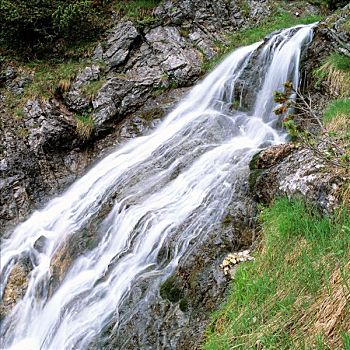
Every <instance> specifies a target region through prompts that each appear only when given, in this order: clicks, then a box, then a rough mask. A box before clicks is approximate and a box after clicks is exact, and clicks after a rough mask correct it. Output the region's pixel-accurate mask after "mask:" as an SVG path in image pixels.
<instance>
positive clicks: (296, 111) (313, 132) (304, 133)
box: [274, 82, 350, 171]
mask: <svg viewBox="0 0 350 350" xmlns="http://www.w3.org/2000/svg"><path fill="white" fill-rule="evenodd" d="M275 102H276V103H279V106H278V107H277V108H276V109H275V110H274V112H275V114H276V115H277V116H284V118H283V120H282V122H283V125H284V127H285V128H286V130H287V131H288V133H289V135H290V136H291V137H292V139H294V140H298V141H299V142H301V143H302V144H303V145H304V146H306V147H307V148H309V149H310V150H311V151H312V152H313V153H314V154H315V155H316V156H317V157H319V158H321V159H322V160H323V161H324V162H326V163H328V164H330V165H332V166H335V167H339V168H344V169H345V170H346V171H348V170H349V169H350V153H349V152H350V150H349V147H348V144H347V143H346V142H345V144H344V145H343V144H342V143H341V142H340V141H342V139H343V137H340V138H339V137H338V136H339V135H337V134H335V133H333V132H329V131H328V130H327V128H326V127H325V126H324V123H323V122H322V120H321V119H320V118H319V117H318V115H317V113H316V112H315V111H314V110H313V108H312V101H311V99H310V98H305V97H304V96H303V94H302V93H301V92H300V90H295V89H294V87H293V84H292V83H291V82H286V83H285V84H284V91H276V92H275ZM348 117H349V116H348V115H345V119H346V120H347V119H348ZM313 121H315V122H316V123H317V127H318V128H317V129H315V128H314V127H312V126H311V127H310V126H308V127H307V126H305V124H310V123H312V122H313ZM344 140H346V137H345V139H344Z"/></svg>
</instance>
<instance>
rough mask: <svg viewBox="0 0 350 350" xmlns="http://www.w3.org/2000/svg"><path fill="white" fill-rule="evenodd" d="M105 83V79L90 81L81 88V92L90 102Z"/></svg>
mask: <svg viewBox="0 0 350 350" xmlns="http://www.w3.org/2000/svg"><path fill="white" fill-rule="evenodd" d="M105 82H106V79H99V80H94V81H90V82H89V84H87V85H84V86H83V87H82V89H81V91H82V93H83V94H84V95H85V96H86V97H87V98H88V99H90V100H92V99H93V98H94V97H95V96H96V94H97V92H98V90H100V89H101V87H102V86H103V84H104V83H105Z"/></svg>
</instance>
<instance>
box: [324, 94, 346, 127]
mask: <svg viewBox="0 0 350 350" xmlns="http://www.w3.org/2000/svg"><path fill="white" fill-rule="evenodd" d="M340 115H345V116H347V118H348V119H349V120H350V98H346V99H340V100H335V101H333V102H331V103H330V104H329V105H328V107H327V109H326V111H325V112H324V116H323V121H324V122H325V124H329V123H330V122H331V121H334V119H335V118H337V117H338V116H340Z"/></svg>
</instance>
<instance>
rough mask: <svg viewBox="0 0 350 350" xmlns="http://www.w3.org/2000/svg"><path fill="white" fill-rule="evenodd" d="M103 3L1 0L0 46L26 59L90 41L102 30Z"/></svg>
mask: <svg viewBox="0 0 350 350" xmlns="http://www.w3.org/2000/svg"><path fill="white" fill-rule="evenodd" d="M106 4H107V1H102V0H100V1H99V0H2V1H0V13H1V28H0V44H1V45H2V46H4V47H5V48H7V49H15V50H16V51H17V52H19V53H21V54H25V55H26V56H32V55H34V54H35V55H38V54H39V55H40V54H41V53H43V52H47V51H50V50H52V49H53V48H54V47H55V46H56V47H57V46H59V45H58V43H61V44H62V43H69V42H73V41H75V40H77V39H81V38H89V37H92V36H94V35H96V33H97V32H98V31H99V30H101V29H102V27H103V24H102V23H101V20H100V18H101V13H102V12H103V10H104V8H105V7H106Z"/></svg>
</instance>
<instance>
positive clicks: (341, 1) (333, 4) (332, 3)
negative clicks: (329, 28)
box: [310, 0, 348, 10]
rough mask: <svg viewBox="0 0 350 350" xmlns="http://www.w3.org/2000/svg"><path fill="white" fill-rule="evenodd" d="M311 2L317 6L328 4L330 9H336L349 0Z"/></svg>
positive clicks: (313, 0) (317, 0)
mask: <svg viewBox="0 0 350 350" xmlns="http://www.w3.org/2000/svg"><path fill="white" fill-rule="evenodd" d="M310 3H311V4H313V5H317V6H327V7H328V8H329V9H330V10H335V9H338V8H341V7H343V6H345V5H346V4H348V1H347V0H311V1H310Z"/></svg>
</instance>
